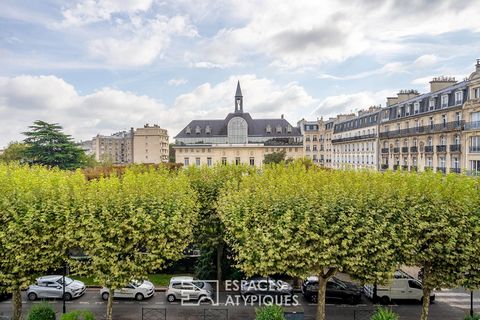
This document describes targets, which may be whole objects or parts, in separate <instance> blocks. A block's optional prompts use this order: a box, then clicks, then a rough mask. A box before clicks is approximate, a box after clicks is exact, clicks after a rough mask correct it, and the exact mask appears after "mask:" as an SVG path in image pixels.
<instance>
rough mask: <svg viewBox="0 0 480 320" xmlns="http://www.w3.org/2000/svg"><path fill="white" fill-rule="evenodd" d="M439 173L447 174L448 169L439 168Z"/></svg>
mask: <svg viewBox="0 0 480 320" xmlns="http://www.w3.org/2000/svg"><path fill="white" fill-rule="evenodd" d="M437 172H442V173H445V172H447V168H445V167H437Z"/></svg>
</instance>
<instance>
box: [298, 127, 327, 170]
mask: <svg viewBox="0 0 480 320" xmlns="http://www.w3.org/2000/svg"><path fill="white" fill-rule="evenodd" d="M297 125H298V127H299V128H300V131H301V133H302V135H303V156H304V157H305V158H308V159H311V160H312V161H313V162H314V163H320V145H321V144H320V126H321V124H320V120H317V121H306V120H305V119H302V120H300V121H299V122H298V124H297Z"/></svg>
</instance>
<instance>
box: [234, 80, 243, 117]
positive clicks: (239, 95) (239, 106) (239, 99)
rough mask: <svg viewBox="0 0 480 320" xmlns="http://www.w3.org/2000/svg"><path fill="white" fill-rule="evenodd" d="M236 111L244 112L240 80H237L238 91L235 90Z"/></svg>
mask: <svg viewBox="0 0 480 320" xmlns="http://www.w3.org/2000/svg"><path fill="white" fill-rule="evenodd" d="M235 113H243V96H242V89H240V81H238V82H237V91H236V92H235Z"/></svg>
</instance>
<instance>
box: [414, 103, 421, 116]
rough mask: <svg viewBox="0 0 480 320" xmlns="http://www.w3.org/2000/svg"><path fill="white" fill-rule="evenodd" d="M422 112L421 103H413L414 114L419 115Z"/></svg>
mask: <svg viewBox="0 0 480 320" xmlns="http://www.w3.org/2000/svg"><path fill="white" fill-rule="evenodd" d="M419 112H420V102H418V101H417V102H414V103H413V113H414V114H417V113H419Z"/></svg>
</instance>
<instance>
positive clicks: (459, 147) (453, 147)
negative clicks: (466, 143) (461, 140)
mask: <svg viewBox="0 0 480 320" xmlns="http://www.w3.org/2000/svg"><path fill="white" fill-rule="evenodd" d="M460 151H462V145H461V144H451V145H450V152H460Z"/></svg>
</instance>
